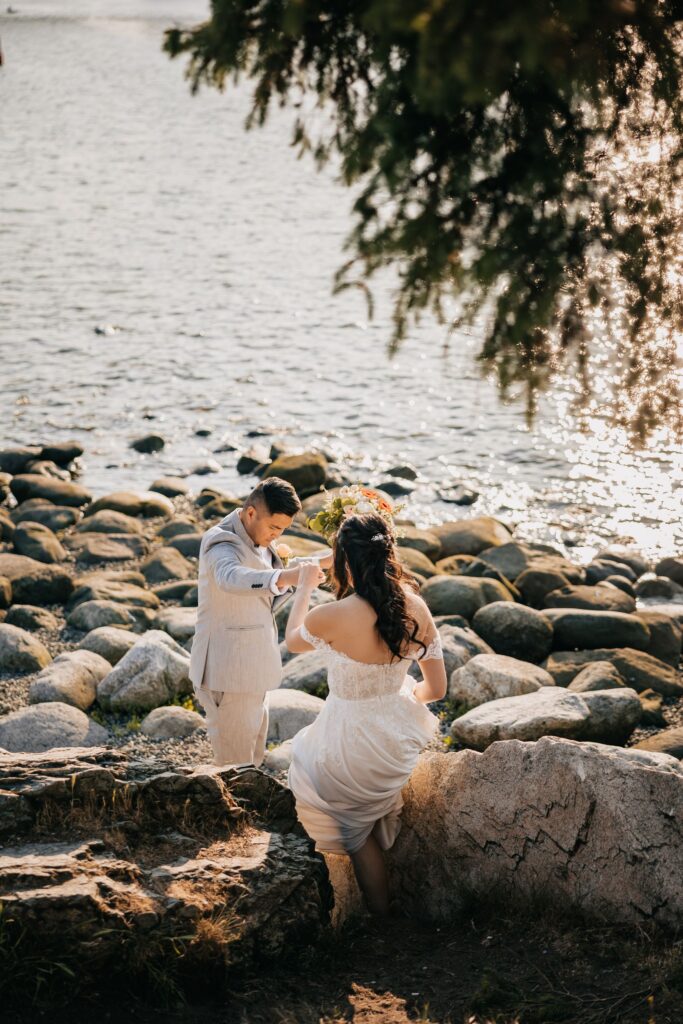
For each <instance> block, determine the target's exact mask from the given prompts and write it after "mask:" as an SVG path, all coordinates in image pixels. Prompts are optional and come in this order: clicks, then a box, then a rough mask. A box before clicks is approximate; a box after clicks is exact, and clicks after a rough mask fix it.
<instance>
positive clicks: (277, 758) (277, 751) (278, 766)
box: [263, 740, 292, 772]
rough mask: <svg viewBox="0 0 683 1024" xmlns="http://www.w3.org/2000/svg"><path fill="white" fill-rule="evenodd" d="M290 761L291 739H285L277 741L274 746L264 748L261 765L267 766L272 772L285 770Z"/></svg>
mask: <svg viewBox="0 0 683 1024" xmlns="http://www.w3.org/2000/svg"><path fill="white" fill-rule="evenodd" d="M291 761H292V741H291V740H285V742H284V743H278V745H277V746H276V747H272V748H271V749H270V750H266V756H265V757H264V759H263V767H264V768H269V769H270V771H272V772H286V771H287V769H288V768H289V766H290V764H291Z"/></svg>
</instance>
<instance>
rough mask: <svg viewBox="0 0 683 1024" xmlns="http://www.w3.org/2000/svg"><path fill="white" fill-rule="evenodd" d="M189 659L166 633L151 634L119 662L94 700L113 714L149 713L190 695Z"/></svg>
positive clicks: (99, 687) (157, 631) (153, 632)
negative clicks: (146, 711)
mask: <svg viewBox="0 0 683 1024" xmlns="http://www.w3.org/2000/svg"><path fill="white" fill-rule="evenodd" d="M189 672H190V656H189V654H188V653H187V651H184V650H183V648H182V647H181V646H180V645H179V644H177V643H176V642H175V641H174V640H173V639H172V638H171V637H170V636H168V635H167V634H166V633H162V632H160V631H159V630H151V631H150V632H149V633H148V634H147V635H146V636H144V637H141V638H140V640H139V641H138V642H137V643H136V644H135V646H134V647H131V649H130V650H129V651H128V653H127V654H124V656H123V657H122V658H121V660H120V661H119V663H118V664H117V665H115V666H114V668H113V669H112V670H111V672H109V673H108V675H106V676H105V677H104V679H103V680H102V681H101V682H100V684H99V685H98V687H97V700H98V702H99V703H100V704H101V705H102V707H104V708H110V709H111V710H112V711H127V710H136V709H143V710H151V709H152V708H157V707H159V706H160V705H162V704H168V702H169V701H171V700H173V699H174V698H175V697H181V696H184V695H185V694H189V693H191V691H192V684H191V682H190V677H189Z"/></svg>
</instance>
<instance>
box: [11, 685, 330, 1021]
mask: <svg viewBox="0 0 683 1024" xmlns="http://www.w3.org/2000/svg"><path fill="white" fill-rule="evenodd" d="M44 706H45V705H44ZM0 789H1V790H2V793H3V808H4V807H6V806H7V805H9V806H8V807H7V811H6V813H5V814H4V816H3V817H2V818H1V819H0V829H2V831H3V832H4V834H3V847H4V848H3V850H2V857H1V858H0V892H2V894H3V897H2V903H3V927H5V926H6V927H8V928H9V929H10V933H11V943H12V945H11V950H12V959H15V961H16V962H19V963H21V964H25V963H26V964H29V965H33V964H46V965H54V964H60V963H61V962H62V961H63V960H64V959H65V957H66V960H67V963H68V964H73V965H74V967H75V968H76V969H77V970H76V973H77V978H74V977H73V972H71V971H70V972H69V975H68V976H67V975H65V976H64V977H65V979H66V984H67V986H68V988H69V992H68V996H69V999H70V1001H72V1000H73V998H75V996H76V995H78V996H80V995H82V994H85V993H88V992H90V993H93V992H98V991H100V989H101V987H102V985H106V986H107V992H112V993H115V992H116V991H117V989H121V988H122V987H125V986H127V985H128V984H129V983H130V981H131V972H132V974H133V975H135V976H136V977H137V979H138V981H140V982H141V983H142V982H143V981H144V980H145V979H148V978H149V977H150V976H152V977H155V978H163V984H164V989H167V988H168V985H169V984H170V985H171V986H172V989H173V991H176V989H175V985H176V983H182V982H183V980H184V979H185V978H187V977H195V976H196V977H198V978H201V979H202V981H207V980H210V982H211V984H215V985H217V986H218V987H219V988H221V989H225V987H226V985H227V986H228V987H229V986H230V985H232V984H234V983H235V982H236V981H237V982H239V979H240V978H243V977H244V976H245V972H247V973H248V974H249V975H250V976H251V975H252V974H254V975H259V974H261V975H262V974H263V972H264V970H266V969H267V968H266V966H265V965H266V964H267V963H268V962H270V963H271V964H275V965H277V964H279V963H281V961H282V958H283V957H284V956H296V954H297V952H298V950H299V949H301V948H302V947H308V949H309V950H310V953H311V955H315V949H316V944H317V943H319V941H320V939H321V938H322V937H323V936H324V935H325V934H326V933H327V932H329V923H330V912H331V908H332V889H331V886H330V881H329V878H328V874H327V871H326V868H325V862H324V860H323V858H322V857H321V856H320V855H319V854H316V853H315V852H314V850H313V847H312V844H311V843H310V841H309V840H308V838H307V837H306V835H305V834H304V832H303V829H302V828H301V826H300V825H299V823H298V821H297V818H296V813H295V806H294V799H293V797H292V794H291V792H289V791H288V790H287V789H286V787H285V786H284V785H283V784H282V783H280V782H278V781H277V780H276V779H275V778H274V777H273V776H271V775H268V774H266V773H265V772H261V771H257V770H256V769H246V768H242V769H240V770H235V769H233V768H224V767H222V768H219V767H217V766H212V765H207V764H203V765H200V766H199V767H197V768H193V766H191V765H179V764H177V763H175V764H174V763H173V762H170V761H169V760H166V759H165V756H164V751H163V749H162V750H160V751H158V752H155V757H154V758H147V759H145V763H141V761H140V758H137V757H134V756H133V757H131V758H130V759H128V758H126V756H125V753H124V752H123V751H120V750H115V749H109V750H107V749H103V748H100V749H97V748H92V747H88V748H85V749H79V750H75V749H73V748H71V749H68V750H61V751H60V750H55V751H48V752H45V753H43V754H34V755H26V754H23V755H22V754H8V753H5V754H2V753H0ZM45 822H48V823H49V826H50V827H49V829H46V827H45ZM3 826H4V828H3ZM174 948H175V949H176V950H177V952H178V953H183V951H185V950H187V951H188V955H189V957H190V959H191V961H192V968H191V970H190V974H189V975H187V974H186V973H185V970H184V967H185V966H189V964H187V963H186V960H185V957H184V956H179V957H176V956H175V954H172V956H173V958H174V959H177V960H179V961H180V963H179V964H176V965H173V966H171V965H170V962H169V952H168V951H169V949H171V950H173V949H174ZM190 951H191V952H190ZM95 953H96V955H95ZM29 958H30V959H29ZM176 967H179V968H180V971H179V972H178V973H176ZM2 968H3V975H2V979H3V982H5V981H6V980H7V979H8V978H10V979H12V980H14V981H16V968H15V967H14V964H13V963H12V962H11V959H10V957H5V958H4V961H3V963H2ZM169 971H170V972H171V973H169ZM207 971H208V972H209V973H208V974H207ZM57 973H58V974H60V973H61V972H59V971H57ZM32 980H34V979H32ZM27 984H28V982H27ZM75 986H76V989H77V991H75V989H74V987H75ZM15 988H17V989H19V991H16V992H14V991H13V993H12V996H11V1005H10V1004H9V997H8V996H6V995H5V996H4V998H3V1019H5V1020H9V1019H10V1018H11V1019H12V1020H16V1019H17V1015H16V1014H15V1013H13V1012H12V1011H13V1010H14V1009H17V1010H19V1009H20V1008H21V1006H22V1004H23V1003H25V1002H26V998H27V994H26V992H24V991H23V986H19V985H16V986H15ZM33 990H34V988H33V986H32V987H31V993H29V997H30V995H31V994H32V993H33ZM60 991H61V988H60ZM41 995H42V996H45V997H46V998H45V1005H46V1006H47V1005H48V1004H49V1005H52V1003H51V1002H50V999H51V995H52V992H50V993H49V994H48V993H47V992H43V991H42V989H41ZM101 1012H102V1016H103V1017H106V1016H107V1012H106V1011H104V1010H103V1011H101ZM38 1015H40V1014H39V1013H38ZM172 1015H173V1014H172ZM20 1016H22V1017H24V1016H25V1017H26V1020H29V1019H35V1018H36V1014H32V1010H31V1009H29V1010H27V1013H26V1015H24V1013H23V1010H22V1011H21V1013H20ZM76 1016H77V1015H76ZM133 1016H135V1015H133ZM161 1016H162V1017H163V1018H164V1019H168V1014H164V1013H163V1012H162V1015H161ZM48 1017H49V1018H50V1019H53V1020H54V1019H56V1018H55V1014H54V1013H52V1012H50V1013H49V1014H48ZM224 1018H225V1019H226V1020H227V1019H230V1020H232V1019H233V1015H232V1014H231V1012H230V1011H229V1010H228V1011H227V1013H226V1014H224Z"/></svg>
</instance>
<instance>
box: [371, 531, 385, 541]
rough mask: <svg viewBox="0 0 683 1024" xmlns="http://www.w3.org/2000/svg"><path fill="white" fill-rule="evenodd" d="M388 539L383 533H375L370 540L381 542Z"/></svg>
mask: <svg viewBox="0 0 683 1024" xmlns="http://www.w3.org/2000/svg"><path fill="white" fill-rule="evenodd" d="M388 539H389V538H388V537H387V536H386V534H384V533H376V534H375V535H374V537H371V538H370V540H379V541H382V542H384V541H387V540H388Z"/></svg>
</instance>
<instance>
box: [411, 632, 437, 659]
mask: <svg viewBox="0 0 683 1024" xmlns="http://www.w3.org/2000/svg"><path fill="white" fill-rule="evenodd" d="M430 658H443V647H442V646H441V637H440V636H439V634H438V633H437V634H436V636H435V637H434V639H433V640H432V642H431V643H430V644H429V645H428V646H427V650H426V651H425V652H424V654H420V655H418V658H417V660H418V661H429V660H430Z"/></svg>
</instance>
